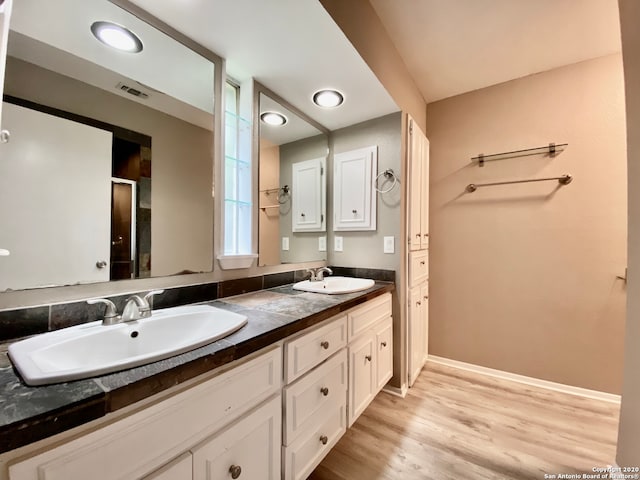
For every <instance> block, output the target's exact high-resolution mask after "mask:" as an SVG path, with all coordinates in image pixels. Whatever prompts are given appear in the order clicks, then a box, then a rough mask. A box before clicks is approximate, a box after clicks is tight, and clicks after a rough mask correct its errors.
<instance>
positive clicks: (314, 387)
mask: <svg viewBox="0 0 640 480" xmlns="http://www.w3.org/2000/svg"><path fill="white" fill-rule="evenodd" d="M346 397H347V351H346V349H342V350H341V351H340V352H338V353H336V354H335V356H333V357H331V358H330V359H329V360H327V361H326V362H325V363H323V364H322V365H321V366H320V367H318V368H316V369H315V370H313V371H312V372H310V373H309V374H307V375H305V376H304V377H302V378H300V379H299V380H297V381H296V382H295V383H293V384H292V385H289V386H288V387H287V388H286V389H285V428H284V439H283V442H284V445H289V444H290V443H291V442H293V441H294V440H295V439H296V438H297V437H298V436H300V435H301V434H303V433H304V432H306V431H308V430H313V429H317V428H318V427H319V426H321V425H323V424H324V422H325V419H326V418H327V417H328V416H329V415H330V411H331V409H333V408H335V406H336V405H339V404H341V403H344V401H345V399H346Z"/></svg>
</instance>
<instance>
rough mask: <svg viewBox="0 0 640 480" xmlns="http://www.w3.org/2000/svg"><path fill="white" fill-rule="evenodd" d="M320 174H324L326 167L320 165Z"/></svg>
mask: <svg viewBox="0 0 640 480" xmlns="http://www.w3.org/2000/svg"><path fill="white" fill-rule="evenodd" d="M320 175H324V167H320Z"/></svg>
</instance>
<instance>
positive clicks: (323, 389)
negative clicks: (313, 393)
mask: <svg viewBox="0 0 640 480" xmlns="http://www.w3.org/2000/svg"><path fill="white" fill-rule="evenodd" d="M320 393H322V395H324V396H325V397H326V396H327V395H329V389H328V388H327V387H322V388H321V389H320Z"/></svg>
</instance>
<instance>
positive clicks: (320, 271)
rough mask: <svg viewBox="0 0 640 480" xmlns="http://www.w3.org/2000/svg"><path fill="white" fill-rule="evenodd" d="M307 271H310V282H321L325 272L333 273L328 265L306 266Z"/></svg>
mask: <svg viewBox="0 0 640 480" xmlns="http://www.w3.org/2000/svg"><path fill="white" fill-rule="evenodd" d="M307 272H309V273H311V277H309V281H310V282H322V281H323V280H324V274H325V273H328V274H329V275H333V271H332V270H331V269H330V268H329V267H320V268H307Z"/></svg>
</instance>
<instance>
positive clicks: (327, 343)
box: [320, 340, 329, 350]
mask: <svg viewBox="0 0 640 480" xmlns="http://www.w3.org/2000/svg"><path fill="white" fill-rule="evenodd" d="M320 346H321V347H322V348H324V349H325V350H328V349H329V342H327V341H326V340H325V341H324V342H320Z"/></svg>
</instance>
